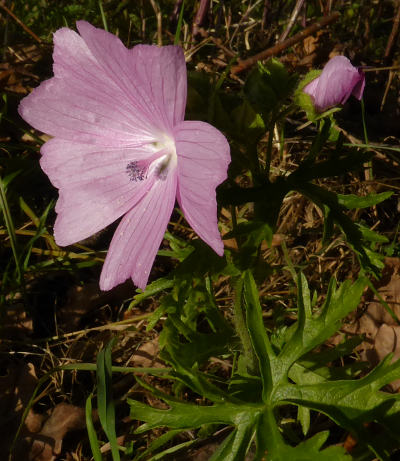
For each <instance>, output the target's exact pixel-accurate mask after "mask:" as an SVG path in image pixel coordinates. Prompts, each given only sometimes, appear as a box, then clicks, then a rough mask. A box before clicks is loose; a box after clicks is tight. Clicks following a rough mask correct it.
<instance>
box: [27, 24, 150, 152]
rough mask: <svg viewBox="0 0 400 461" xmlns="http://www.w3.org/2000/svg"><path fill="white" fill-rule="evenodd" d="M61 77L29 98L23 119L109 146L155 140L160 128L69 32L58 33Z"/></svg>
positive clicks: (56, 42) (56, 48)
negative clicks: (140, 109) (156, 129)
mask: <svg viewBox="0 0 400 461" xmlns="http://www.w3.org/2000/svg"><path fill="white" fill-rule="evenodd" d="M53 58H54V73H55V76H54V77H53V78H51V79H50V80H47V81H45V82H43V83H42V84H41V85H40V86H39V87H38V88H36V89H35V90H33V92H32V93H31V94H30V95H28V96H27V97H25V98H24V99H23V100H22V101H21V104H20V106H19V113H20V115H21V117H22V118H23V119H24V120H26V121H27V122H28V123H30V124H31V125H32V126H33V127H34V128H36V129H38V130H40V131H43V132H45V133H47V134H50V135H52V136H59V137H62V138H64V139H68V140H72V141H77V142H84V143H91V144H99V145H103V146H121V145H135V144H137V143H143V142H146V141H152V140H154V137H155V134H154V131H155V130H154V126H152V125H151V123H150V122H149V121H148V120H147V119H145V118H143V117H141V114H140V112H138V111H137V110H136V108H135V106H134V105H132V103H131V101H128V98H127V96H126V94H124V92H123V91H122V90H121V89H120V87H119V86H118V85H117V84H116V83H115V82H114V80H113V79H112V78H110V77H109V76H108V75H107V74H106V73H105V72H104V70H103V68H102V67H101V66H100V65H99V64H98V63H97V61H96V59H95V57H94V56H93V55H92V53H91V52H90V50H89V49H88V47H87V46H86V44H85V42H84V40H83V39H82V38H81V37H80V36H79V35H78V34H77V33H76V32H73V31H72V30H69V29H66V28H63V29H60V30H58V31H57V32H56V33H55V34H54V53H53Z"/></svg>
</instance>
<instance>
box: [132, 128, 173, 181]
mask: <svg viewBox="0 0 400 461" xmlns="http://www.w3.org/2000/svg"><path fill="white" fill-rule="evenodd" d="M152 147H153V148H154V155H152V156H150V158H147V159H146V160H134V161H132V162H129V163H128V164H127V166H126V173H127V175H128V177H129V180H130V181H133V182H138V181H144V180H145V179H146V178H147V177H148V176H149V175H151V174H154V175H155V176H156V177H157V178H159V179H162V180H164V179H165V178H166V177H167V175H168V172H169V171H170V170H171V169H173V168H175V167H176V165H177V161H178V157H177V155H176V148H175V141H174V140H173V139H172V138H170V137H169V136H166V135H163V136H162V137H161V140H160V141H155V142H153V143H152Z"/></svg>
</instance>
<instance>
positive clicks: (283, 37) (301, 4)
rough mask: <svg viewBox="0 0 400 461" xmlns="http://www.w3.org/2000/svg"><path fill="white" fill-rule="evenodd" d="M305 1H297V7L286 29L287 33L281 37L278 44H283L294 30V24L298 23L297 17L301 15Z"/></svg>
mask: <svg viewBox="0 0 400 461" xmlns="http://www.w3.org/2000/svg"><path fill="white" fill-rule="evenodd" d="M303 3H304V0H297V2H296V5H295V7H294V9H293V12H292V15H291V16H290V19H289V23H288V25H287V27H286V29H285V32H283V34H282V35H281V36H280V37H279V40H278V42H279V43H280V42H283V41H285V40H286V37H287V36H288V35H289V33H290V31H291V30H292V28H293V26H294V23H295V22H296V19H297V16H298V15H299V14H300V11H301V8H302V7H303Z"/></svg>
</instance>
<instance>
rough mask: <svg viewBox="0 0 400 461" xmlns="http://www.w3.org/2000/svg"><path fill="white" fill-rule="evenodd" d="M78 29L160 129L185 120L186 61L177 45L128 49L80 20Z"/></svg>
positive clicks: (106, 68)
mask: <svg viewBox="0 0 400 461" xmlns="http://www.w3.org/2000/svg"><path fill="white" fill-rule="evenodd" d="M77 27H78V30H79V33H80V34H81V36H82V37H83V39H84V40H85V42H86V44H87V46H88V47H89V49H90V51H91V53H92V54H93V56H94V57H95V58H96V61H97V62H98V64H99V65H100V66H101V67H102V69H103V72H105V73H106V74H107V75H108V76H109V78H110V79H112V80H114V82H115V84H116V85H117V86H118V87H119V88H120V89H121V91H122V92H123V93H124V94H125V95H126V97H127V98H128V101H129V102H130V103H131V104H132V105H133V107H135V109H136V110H137V111H138V112H139V113H140V114H141V116H142V117H143V118H145V119H147V120H148V121H149V123H151V124H152V125H153V126H155V127H156V128H157V129H158V130H159V131H160V132H167V133H168V132H171V130H172V127H173V126H174V125H175V124H176V123H178V122H180V121H181V120H183V117H184V113H185V106H186V92H187V89H186V85H187V83H186V80H187V79H186V64H185V58H184V55H183V51H182V49H181V48H180V47H178V46H165V47H162V48H159V47H157V46H154V45H137V46H135V47H134V48H132V49H131V50H128V49H127V48H126V47H125V46H124V45H123V44H122V42H121V41H120V40H119V38H118V37H116V36H115V35H112V34H110V33H108V32H106V31H104V30H101V29H96V28H95V27H93V26H92V25H91V24H89V23H88V22H86V21H78V22H77Z"/></svg>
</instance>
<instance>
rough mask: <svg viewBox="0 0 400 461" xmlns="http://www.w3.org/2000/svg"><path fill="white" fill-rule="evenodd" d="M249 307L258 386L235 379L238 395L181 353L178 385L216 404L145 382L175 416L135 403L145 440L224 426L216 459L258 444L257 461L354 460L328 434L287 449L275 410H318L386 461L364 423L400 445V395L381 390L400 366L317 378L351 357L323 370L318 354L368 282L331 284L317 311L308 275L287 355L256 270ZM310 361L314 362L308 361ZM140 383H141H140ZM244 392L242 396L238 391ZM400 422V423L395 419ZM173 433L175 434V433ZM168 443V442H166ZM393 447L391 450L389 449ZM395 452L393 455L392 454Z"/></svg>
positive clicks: (338, 352) (339, 351) (248, 287)
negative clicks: (270, 323) (265, 312)
mask: <svg viewBox="0 0 400 461" xmlns="http://www.w3.org/2000/svg"><path fill="white" fill-rule="evenodd" d="M243 279H244V287H245V288H244V300H245V309H246V313H247V328H248V331H249V333H250V336H251V339H252V343H253V347H254V350H255V353H256V356H257V358H258V363H259V376H260V378H261V379H256V380H254V379H252V377H251V376H250V375H247V376H246V375H242V376H241V379H240V380H239V379H238V377H239V376H240V374H238V372H236V378H235V386H234V389H235V392H232V388H230V390H228V391H224V390H223V389H222V388H221V387H219V386H218V387H217V386H216V385H215V384H212V380H215V378H214V377H213V376H212V375H205V374H204V373H201V372H200V371H199V370H198V368H197V366H196V364H193V365H191V366H188V365H187V363H183V362H182V361H181V360H180V357H179V355H178V354H175V355H174V356H173V358H172V359H171V360H170V362H171V364H172V365H173V368H174V372H173V373H172V374H171V378H172V379H173V380H176V381H178V382H180V383H181V384H183V385H184V386H185V387H188V388H190V389H191V390H192V391H193V392H195V393H197V394H199V395H200V396H203V397H204V398H206V399H207V400H209V401H210V402H211V405H209V404H208V405H200V406H199V405H194V404H191V403H184V402H182V401H179V400H177V399H176V398H174V397H172V396H168V395H165V394H163V393H161V392H160V391H158V390H157V389H155V388H151V387H150V386H149V385H148V384H145V383H143V382H142V385H144V386H145V387H146V388H147V389H151V390H152V392H153V394H154V395H155V396H156V397H157V398H160V399H162V400H163V401H164V402H165V403H166V404H168V406H169V409H168V410H160V409H156V408H151V407H149V406H148V405H145V404H143V403H140V402H139V401H136V400H132V399H130V400H129V404H130V405H131V412H132V417H134V418H135V419H139V420H142V421H144V422H145V424H143V425H142V426H140V427H139V428H138V430H137V432H138V433H141V432H143V431H148V430H150V429H153V428H156V427H164V426H166V427H168V428H170V429H172V430H173V431H174V432H173V434H175V433H176V432H175V431H178V430H182V431H183V430H188V429H194V428H199V427H202V426H204V425H207V424H225V425H230V426H232V427H233V431H232V432H231V434H230V435H229V436H227V438H226V439H225V441H224V442H223V444H222V445H221V446H220V447H219V449H218V450H217V452H216V453H215V454H214V457H213V458H212V459H218V460H242V459H244V456H245V454H246V453H247V451H248V450H249V447H250V446H251V441H252V440H253V438H254V440H255V441H256V446H257V449H256V455H255V458H254V459H258V460H261V459H262V457H263V456H264V454H265V452H268V456H269V459H274V460H282V461H283V460H285V459H300V460H301V459H304V460H306V459H311V457H312V456H320V457H322V456H323V458H321V459H348V458H349V459H350V457H349V456H348V455H346V454H345V452H344V450H343V449H342V448H340V447H328V448H326V449H325V450H322V452H321V448H322V446H323V444H324V443H325V441H326V439H327V437H328V432H321V433H319V434H317V435H315V436H314V437H312V438H310V439H306V440H304V441H303V442H300V443H298V444H297V445H295V446H293V445H292V444H290V443H288V440H287V439H286V437H285V435H286V434H285V430H283V435H282V434H281V431H280V429H279V425H280V424H279V419H278V420H277V418H276V415H277V413H276V409H277V408H279V407H281V406H285V405H288V404H294V405H296V406H298V407H300V408H306V409H311V410H314V411H319V412H322V413H324V414H326V415H327V416H328V417H329V418H331V419H332V420H333V421H334V422H335V423H336V424H338V425H340V426H342V427H344V428H346V429H348V430H350V431H351V432H353V433H354V434H355V435H356V436H357V437H358V440H359V441H360V442H362V443H363V444H364V446H366V447H368V448H369V449H370V450H371V451H372V452H373V453H374V454H375V455H376V456H378V457H380V459H389V457H388V456H389V455H388V453H389V451H390V449H385V448H383V447H382V446H380V444H379V442H378V441H377V440H376V437H371V433H370V431H369V430H368V428H367V427H366V426H365V423H366V422H368V421H370V420H371V417H373V419H374V421H376V423H378V424H381V425H382V426H383V427H384V428H385V430H386V431H388V433H389V434H390V441H391V442H394V441H395V440H398V438H399V437H398V435H397V434H395V432H394V431H393V430H392V429H391V428H390V427H389V426H388V424H389V422H390V421H393V420H392V419H391V418H392V417H395V416H394V415H398V403H397V400H398V399H397V396H396V395H395V394H389V393H385V392H383V391H381V390H380V389H381V388H382V387H383V386H384V385H385V384H387V383H388V382H390V381H392V380H393V379H395V377H396V376H398V372H399V367H400V362H396V363H394V364H392V365H390V363H389V362H388V360H389V359H388V360H386V361H385V362H383V363H382V364H381V365H380V366H379V367H377V368H376V369H375V370H373V371H372V372H370V373H369V374H367V375H366V376H365V377H363V378H361V379H352V377H351V376H348V377H347V379H329V378H326V377H324V376H323V373H321V372H316V371H315V364H316V363H320V364H321V368H322V369H326V370H328V369H329V362H330V361H331V360H332V359H334V358H336V357H342V356H345V355H347V354H348V353H349V352H351V350H352V347H353V346H354V343H347V344H346V345H342V346H340V347H339V346H338V347H337V348H336V349H335V350H334V351H333V352H331V353H330V354H328V355H325V357H324V359H325V360H327V361H328V364H327V363H325V364H323V365H322V363H321V359H322V358H323V356H321V355H320V354H319V353H318V352H313V351H315V349H316V348H317V346H319V345H320V344H323V342H324V341H325V340H326V339H327V338H328V337H330V336H331V335H332V334H333V333H334V332H335V331H336V330H337V329H338V328H339V326H340V324H341V321H342V319H343V318H344V317H345V316H346V315H347V314H348V313H349V312H351V311H352V310H354V309H355V307H356V306H357V304H358V303H359V301H360V298H361V295H362V293H363V290H364V288H365V285H366V279H365V278H363V277H361V278H359V279H358V280H357V281H356V282H354V283H351V282H350V281H346V282H344V283H343V284H342V285H340V286H339V287H336V282H335V281H334V280H332V281H331V284H330V286H329V291H328V293H327V295H326V299H325V302H324V304H323V305H322V306H321V307H320V308H318V309H314V312H313V309H312V307H311V301H310V291H309V288H308V285H307V282H306V280H305V278H304V276H303V275H302V274H300V275H299V278H298V320H297V321H296V322H295V323H294V324H293V325H292V326H291V327H290V328H289V329H288V330H286V331H285V332H284V333H283V338H282V346H281V348H280V350H273V347H272V345H271V342H270V337H269V335H268V333H267V331H266V330H265V327H264V326H263V320H262V308H261V305H260V303H259V297H258V290H257V287H256V285H255V282H254V279H253V277H252V275H251V272H250V271H246V272H245V273H244V274H243ZM305 356H307V361H305V360H303V361H301V358H302V357H305ZM139 382H141V380H139ZM257 386H258V387H259V388H260V391H261V392H260V393H259V394H258V395H259V397H258V400H253V401H251V402H249V401H247V400H242V399H241V398H240V397H238V396H239V395H245V394H247V395H248V396H250V395H251V396H254V395H255V393H254V387H257ZM239 387H242V389H241V392H240V393H239V392H238V388H239ZM396 417H397V418H398V416H396ZM168 434H169V433H168ZM166 439H168V440H169V437H167V436H166ZM390 446H392V445H390ZM388 450H389V451H388Z"/></svg>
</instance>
